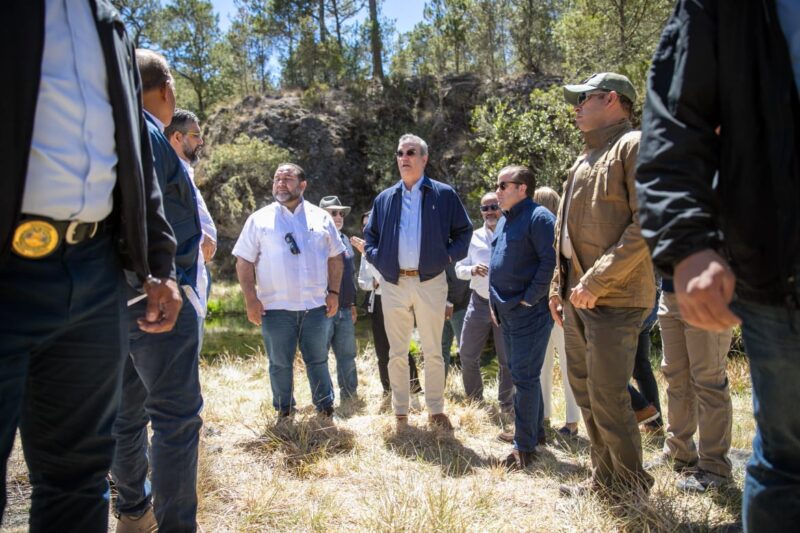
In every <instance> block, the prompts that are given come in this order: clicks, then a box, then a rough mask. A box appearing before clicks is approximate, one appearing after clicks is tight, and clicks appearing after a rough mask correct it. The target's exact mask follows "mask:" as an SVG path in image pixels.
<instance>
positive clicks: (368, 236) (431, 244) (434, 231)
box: [364, 176, 472, 284]
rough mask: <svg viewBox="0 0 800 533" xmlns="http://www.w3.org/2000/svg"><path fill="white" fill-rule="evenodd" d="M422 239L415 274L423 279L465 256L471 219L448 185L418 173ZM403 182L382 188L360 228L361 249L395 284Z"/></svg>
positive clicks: (469, 235) (436, 273)
mask: <svg viewBox="0 0 800 533" xmlns="http://www.w3.org/2000/svg"><path fill="white" fill-rule="evenodd" d="M421 187H422V242H421V243H420V253H419V278H420V280H421V281H426V280H429V279H431V278H434V277H436V276H438V275H439V274H441V273H442V272H443V271H444V268H445V267H446V266H447V264H448V263H451V262H452V263H455V262H456V261H458V260H460V259H463V258H464V257H466V256H467V250H469V241H470V239H471V238H472V222H470V220H469V215H467V211H466V209H464V205H463V204H462V203H461V200H460V199H459V198H458V195H457V194H456V192H455V191H454V190H453V188H452V187H450V186H449V185H446V184H444V183H441V182H439V181H435V180H432V179H430V178H429V177H427V176H423V177H422V184H421ZM402 203H403V182H402V180H401V181H400V182H398V183H397V184H396V185H393V186H391V187H389V188H388V189H385V190H384V191H383V192H381V193H380V194H379V195H378V196H377V198H375V202H374V203H373V204H372V214H371V215H370V217H369V222H367V227H366V228H365V229H364V240H365V241H366V244H365V245H364V251H365V254H366V257H367V261H369V262H370V263H372V265H373V266H375V268H377V269H378V272H380V273H381V276H383V279H384V280H386V281H388V282H389V283H394V284H397V281H398V279H399V278H400V263H399V261H398V259H397V254H398V252H397V250H398V243H399V240H400V210H401V207H402Z"/></svg>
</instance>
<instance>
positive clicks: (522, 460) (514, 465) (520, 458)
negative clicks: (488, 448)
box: [503, 450, 536, 470]
mask: <svg viewBox="0 0 800 533" xmlns="http://www.w3.org/2000/svg"><path fill="white" fill-rule="evenodd" d="M534 461H536V452H521V451H519V450H513V451H512V452H511V453H510V454H508V457H506V458H505V460H504V461H503V466H505V467H506V468H507V469H508V470H524V469H525V468H527V467H528V466H530V465H531V464H533V463H534Z"/></svg>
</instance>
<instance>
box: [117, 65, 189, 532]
mask: <svg viewBox="0 0 800 533" xmlns="http://www.w3.org/2000/svg"><path fill="white" fill-rule="evenodd" d="M136 62H137V63H138V65H139V71H140V73H141V77H142V101H143V104H144V110H145V115H146V118H147V127H148V129H149V133H150V143H151V144H152V146H153V159H154V167H155V171H156V174H157V175H158V183H159V186H160V187H161V191H162V194H163V195H164V211H165V214H166V216H167V221H168V222H169V224H170V226H172V231H173V232H174V233H175V238H176V240H177V250H176V255H175V269H176V273H177V278H178V283H179V285H180V286H181V292H182V296H183V306H182V308H181V311H180V313H179V315H178V320H177V322H176V324H175V328H174V329H173V330H172V331H171V332H169V333H165V334H160V335H152V334H146V333H142V332H140V331H138V329H136V328H135V327H134V326H135V323H134V322H133V321H131V323H130V328H129V331H130V357H128V358H127V359H126V361H125V369H124V371H123V378H122V400H121V402H120V407H119V414H118V415H117V420H116V422H115V423H114V428H113V433H114V436H115V437H116V439H117V449H116V453H115V456H114V464H113V465H112V467H111V473H112V475H113V477H114V480H115V483H116V487H117V492H118V496H117V502H116V514H117V518H118V519H119V524H118V528H117V531H151V530H154V529H153V528H154V527H155V525H156V521H157V523H158V530H159V531H195V529H196V513H197V490H196V484H197V447H198V442H199V436H200V427H201V425H202V420H201V419H200V409H201V408H202V406H203V399H202V396H201V394H200V376H199V370H198V357H199V352H200V318H199V317H198V311H197V309H196V308H195V306H194V305H193V302H196V301H197V298H196V297H193V296H196V294H195V295H193V294H192V292H193V291H195V290H196V288H197V273H198V272H197V257H198V253H199V248H200V240H201V238H202V231H201V227H200V219H199V215H198V211H197V200H196V198H195V193H194V188H193V187H192V183H191V181H190V178H189V176H188V174H187V173H186V170H185V169H184V167H183V165H182V164H181V162H180V160H179V159H178V155H177V154H176V153H175V150H174V149H173V148H172V146H171V145H170V143H169V141H168V140H167V138H166V137H165V136H164V133H163V130H164V127H165V126H166V125H167V124H169V122H170V121H171V120H172V116H173V114H174V112H175V92H174V80H173V79H172V75H171V74H170V70H169V65H168V64H167V61H166V60H165V59H164V57H162V56H161V55H159V54H157V53H155V52H152V51H149V50H137V51H136ZM131 294H132V295H133V294H135V292H134V289H133V288H132V289H131ZM140 305H142V304H141V303H136V304H134V305H133V306H132V309H135V308H136V307H138V306H140ZM138 314H139V313H136V312H134V313H132V316H136V315H138ZM148 421H149V422H151V423H152V428H153V439H152V443H151V446H150V448H149V453H148V446H147V423H148ZM149 469H152V475H151V477H152V479H151V480H148V479H147V472H148V470H149Z"/></svg>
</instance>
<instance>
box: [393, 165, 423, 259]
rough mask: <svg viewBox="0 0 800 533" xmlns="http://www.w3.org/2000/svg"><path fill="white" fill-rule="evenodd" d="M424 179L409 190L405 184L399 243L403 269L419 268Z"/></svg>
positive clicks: (398, 249) (398, 254)
mask: <svg viewBox="0 0 800 533" xmlns="http://www.w3.org/2000/svg"><path fill="white" fill-rule="evenodd" d="M422 179H423V178H420V179H419V180H417V182H416V183H415V184H414V185H413V186H412V187H411V190H410V191H409V190H408V189H406V186H405V185H403V186H402V187H401V188H402V189H403V198H402V204H401V208H400V231H399V239H398V243H397V261H398V263H399V264H400V268H402V269H403V270H417V269H419V250H420V244H421V243H422Z"/></svg>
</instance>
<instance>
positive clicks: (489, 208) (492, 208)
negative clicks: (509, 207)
mask: <svg viewBox="0 0 800 533" xmlns="http://www.w3.org/2000/svg"><path fill="white" fill-rule="evenodd" d="M503 183H507V182H505V181H504V182H503ZM498 209H500V206H499V205H497V204H489V205H482V206H481V212H482V213H487V212H489V211H497V210H498Z"/></svg>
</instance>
